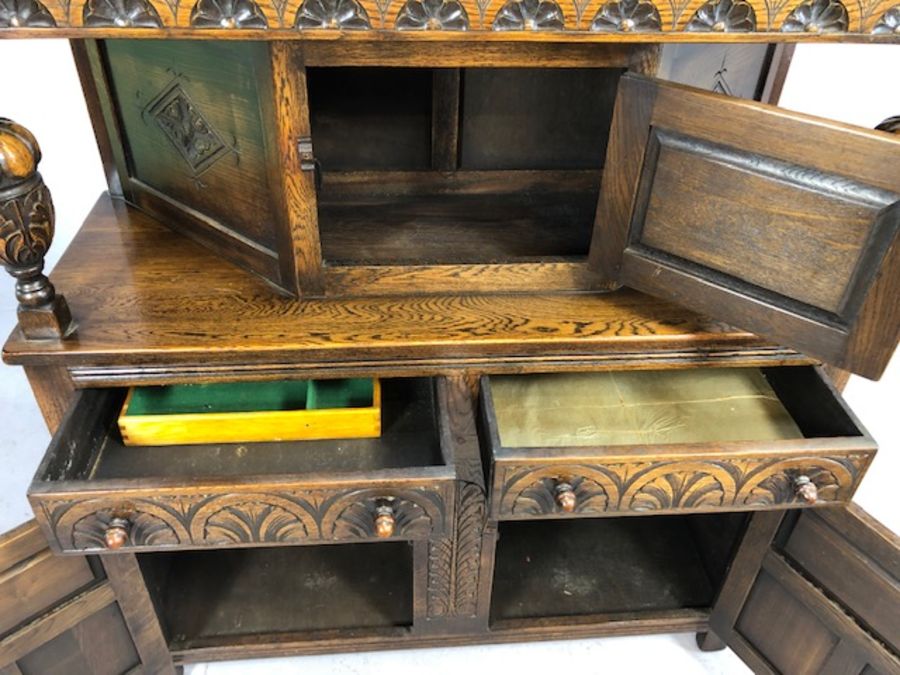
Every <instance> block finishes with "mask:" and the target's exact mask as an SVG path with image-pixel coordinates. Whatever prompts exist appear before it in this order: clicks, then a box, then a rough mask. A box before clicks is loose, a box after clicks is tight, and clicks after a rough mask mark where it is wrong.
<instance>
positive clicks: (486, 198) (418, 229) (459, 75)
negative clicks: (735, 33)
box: [307, 67, 622, 265]
mask: <svg viewBox="0 0 900 675" xmlns="http://www.w3.org/2000/svg"><path fill="white" fill-rule="evenodd" d="M621 73H622V69H619V68H543V69H542V68H461V69H449V68H381V67H340V68H335V67H318V68H309V69H308V70H307V82H308V88H309V112H310V124H311V130H312V145H313V150H314V153H315V157H316V171H317V180H318V214H319V229H320V238H321V243H322V251H323V257H324V259H325V260H326V261H327V262H329V263H332V264H343V265H355V264H365V265H384V264H395V265H396V264H415V263H418V264H439V263H492V262H507V261H528V260H547V259H569V258H579V259H583V258H584V257H585V256H586V255H587V252H588V248H589V245H590V240H591V231H592V229H593V223H594V214H595V211H596V208H597V199H598V196H599V189H600V174H601V170H602V167H603V163H604V160H605V156H606V144H607V139H608V136H609V127H610V122H611V118H612V108H613V103H614V101H615V96H616V89H617V86H618V80H619V77H620V75H621ZM576 120H577V122H576Z"/></svg>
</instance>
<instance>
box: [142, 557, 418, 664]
mask: <svg viewBox="0 0 900 675" xmlns="http://www.w3.org/2000/svg"><path fill="white" fill-rule="evenodd" d="M412 552H413V547H412V545H411V544H410V543H408V542H402V541H401V542H378V543H360V544H329V545H325V546H288V547H277V548H246V549H221V550H213V551H182V552H172V553H150V554H140V555H138V560H139V563H140V567H141V571H142V573H143V575H144V578H145V580H146V581H147V586H148V588H149V589H150V593H151V597H152V599H153V602H154V605H155V607H156V611H157V614H158V616H159V618H160V623H161V624H162V627H163V630H164V632H165V634H166V637H167V639H168V641H169V646H170V648H171V649H173V650H181V649H191V648H198V647H205V646H209V647H211V646H217V645H227V644H234V643H240V642H241V640H242V639H247V640H250V641H259V640H262V639H264V636H273V637H274V636H279V637H281V638H284V637H285V636H288V635H296V636H298V638H300V639H302V636H303V635H304V634H306V635H310V636H311V635H314V634H316V633H321V632H324V631H331V630H339V629H342V630H351V629H355V630H356V631H361V632H366V631H379V630H397V629H405V628H407V627H409V626H411V625H412V622H413V561H412ZM211 570H215V573H213V574H211V573H210V571H211Z"/></svg>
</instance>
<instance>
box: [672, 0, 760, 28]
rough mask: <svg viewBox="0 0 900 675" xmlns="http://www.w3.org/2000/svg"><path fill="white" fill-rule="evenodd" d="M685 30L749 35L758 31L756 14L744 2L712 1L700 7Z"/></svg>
mask: <svg viewBox="0 0 900 675" xmlns="http://www.w3.org/2000/svg"><path fill="white" fill-rule="evenodd" d="M685 30H688V31H693V32H699V33H702V32H712V33H748V32H752V31H755V30H756V12H755V11H754V10H753V6H752V5H751V4H750V3H749V2H744V1H743V0H710V2H707V3H706V4H704V5H703V6H702V7H700V8H699V9H698V10H697V11H696V12H695V13H694V15H693V16H692V17H691V20H690V21H688V24H687V27H686V28H685Z"/></svg>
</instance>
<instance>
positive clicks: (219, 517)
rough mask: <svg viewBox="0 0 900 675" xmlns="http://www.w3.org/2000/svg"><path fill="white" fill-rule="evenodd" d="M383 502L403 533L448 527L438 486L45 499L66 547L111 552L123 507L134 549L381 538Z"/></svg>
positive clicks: (418, 534)
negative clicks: (112, 527) (108, 537)
mask: <svg viewBox="0 0 900 675" xmlns="http://www.w3.org/2000/svg"><path fill="white" fill-rule="evenodd" d="M383 501H387V502H388V503H390V504H391V506H392V510H393V513H394V517H395V518H396V531H395V533H394V537H395V538H406V539H422V538H428V537H430V536H432V534H433V533H434V532H439V531H442V530H443V528H444V526H445V523H444V520H445V518H446V505H445V503H444V497H443V494H442V492H441V491H440V490H437V489H431V488H413V489H409V488H404V489H401V490H394V491H391V490H373V489H369V488H366V489H349V490H337V491H335V490H332V489H308V490H301V491H291V492H278V493H272V492H259V493H242V494H227V493H226V494H218V495H202V494H197V495H158V496H152V497H136V498H133V499H130V500H128V501H127V502H122V501H120V500H116V499H111V498H108V497H106V498H86V499H63V500H56V499H53V498H41V499H40V503H41V508H42V511H43V513H44V514H45V516H46V518H47V520H48V521H49V524H50V527H51V528H52V529H53V531H54V532H55V533H56V537H57V540H58V541H59V544H60V547H61V548H62V549H63V550H104V548H105V547H104V546H103V543H102V540H103V533H104V532H105V530H106V527H107V526H108V524H109V520H110V519H111V518H112V517H113V514H117V515H118V514H122V513H125V514H127V517H128V519H129V521H130V522H131V523H132V528H133V531H134V534H133V535H132V536H131V537H130V538H129V541H128V542H127V544H126V547H128V548H134V547H153V546H177V545H182V546H221V545H223V544H226V545H247V544H282V543H304V542H307V541H321V540H355V539H360V538H375V537H376V535H375V531H374V526H375V524H374V523H375V510H376V508H377V506H378V505H379V504H380V503H382V502H383ZM151 524H152V527H151ZM142 532H145V533H146V534H142ZM151 535H152V536H151Z"/></svg>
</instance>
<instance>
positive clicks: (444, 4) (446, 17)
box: [395, 0, 469, 30]
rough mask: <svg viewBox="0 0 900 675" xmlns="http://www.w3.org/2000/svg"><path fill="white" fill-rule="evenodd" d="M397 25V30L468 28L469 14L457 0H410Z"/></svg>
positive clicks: (402, 10)
mask: <svg viewBox="0 0 900 675" xmlns="http://www.w3.org/2000/svg"><path fill="white" fill-rule="evenodd" d="M395 26H396V27H397V30H468V29H469V15H468V14H467V13H466V10H465V8H464V7H463V6H462V5H461V4H460V3H459V2H457V0H408V1H407V3H406V4H405V5H403V8H402V9H401V10H400V13H399V14H397V21H396V23H395Z"/></svg>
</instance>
